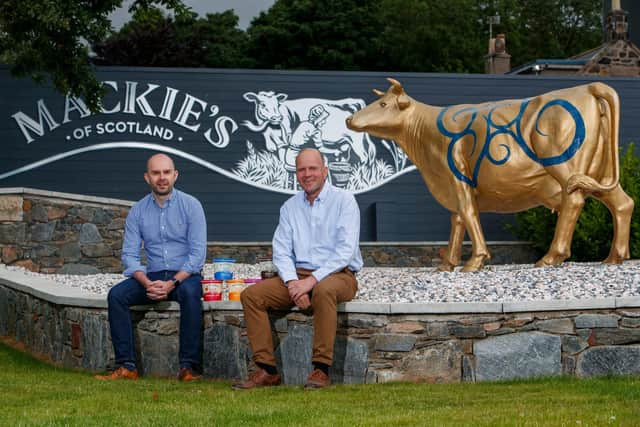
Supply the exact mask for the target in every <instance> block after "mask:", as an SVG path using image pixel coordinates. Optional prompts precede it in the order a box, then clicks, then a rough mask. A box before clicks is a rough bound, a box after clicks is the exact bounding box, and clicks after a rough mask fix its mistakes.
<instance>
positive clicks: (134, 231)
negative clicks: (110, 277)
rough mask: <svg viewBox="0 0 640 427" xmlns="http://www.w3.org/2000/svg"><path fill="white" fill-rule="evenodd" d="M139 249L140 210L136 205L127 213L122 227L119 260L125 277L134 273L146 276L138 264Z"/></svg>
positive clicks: (139, 263)
mask: <svg viewBox="0 0 640 427" xmlns="http://www.w3.org/2000/svg"><path fill="white" fill-rule="evenodd" d="M141 247H142V234H141V233H140V209H139V208H138V205H134V206H133V207H132V208H131V210H130V211H129V214H128V215H127V220H126V221H125V225H124V239H123V242H122V257H121V259H122V265H123V266H124V275H125V276H127V277H131V276H132V275H133V273H135V272H136V271H142V272H143V273H145V274H147V268H146V267H145V266H144V265H143V264H142V263H141V262H140V250H141Z"/></svg>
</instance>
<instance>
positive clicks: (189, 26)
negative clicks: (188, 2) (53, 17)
mask: <svg viewBox="0 0 640 427" xmlns="http://www.w3.org/2000/svg"><path fill="white" fill-rule="evenodd" d="M237 26H238V17H237V16H236V15H235V14H234V13H233V11H232V10H227V11H225V12H223V13H213V14H207V16H206V18H200V19H198V18H197V15H196V14H195V13H189V14H184V15H182V16H179V17H176V19H175V20H174V19H172V18H171V17H169V16H166V15H165V14H164V13H163V12H162V11H161V10H159V9H155V8H151V9H149V10H144V11H139V12H138V13H136V14H135V15H134V16H133V19H132V20H131V21H130V22H129V23H127V24H126V25H125V26H123V27H122V29H121V30H120V31H119V32H116V33H113V34H112V35H111V36H110V37H109V38H107V39H106V40H105V41H104V42H101V43H97V44H96V45H94V51H95V52H96V53H97V58H96V59H95V60H94V62H96V63H98V64H101V65H129V66H147V67H217V68H241V67H250V66H251V64H252V63H251V61H249V60H248V59H247V57H246V52H245V50H246V44H247V35H246V33H245V32H244V31H242V30H240V29H238V28H237Z"/></svg>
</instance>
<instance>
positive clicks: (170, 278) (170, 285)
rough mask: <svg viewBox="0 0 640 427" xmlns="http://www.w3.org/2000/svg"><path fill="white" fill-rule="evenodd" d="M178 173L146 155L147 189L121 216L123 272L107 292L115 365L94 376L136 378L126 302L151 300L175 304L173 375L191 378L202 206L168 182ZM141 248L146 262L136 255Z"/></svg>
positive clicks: (195, 359)
mask: <svg viewBox="0 0 640 427" xmlns="http://www.w3.org/2000/svg"><path fill="white" fill-rule="evenodd" d="M177 178H178V171H177V170H176V169H175V166H174V164H173V160H171V158H170V157H169V156H166V155H164V154H156V155H154V156H152V157H151V158H149V160H148V162H147V171H146V172H145V174H144V179H145V181H146V182H147V184H149V187H151V193H150V194H148V195H147V196H146V197H144V198H143V199H142V200H140V201H138V202H137V203H136V204H135V205H133V207H132V208H131V210H130V211H129V215H128V216H127V221H126V224H125V234H124V241H123V244H122V263H123V265H124V268H125V270H124V275H125V276H127V277H129V278H128V279H126V280H124V281H123V282H121V283H119V284H117V285H116V286H114V287H113V288H111V290H110V291H109V295H108V297H107V300H108V304H109V327H110V330H111V340H112V342H113V348H114V352H115V359H116V364H117V365H119V368H118V369H116V370H115V371H113V372H112V373H111V374H109V375H98V376H96V378H98V379H108V380H114V379H136V378H137V377H138V371H137V368H136V354H135V344H134V339H133V327H132V324H131V313H130V309H129V307H130V306H132V305H142V304H152V303H154V302H156V301H163V300H169V301H178V303H179V304H180V351H179V362H180V370H179V372H178V379H180V380H181V381H193V380H196V379H198V378H199V375H197V374H196V373H195V370H196V368H197V367H198V366H199V364H200V355H201V353H202V338H201V335H202V303H201V301H200V297H201V296H202V285H201V284H200V281H201V280H202V275H201V270H202V267H203V265H204V260H205V256H206V250H207V225H206V220H205V216H204V210H203V209H202V205H201V204H200V202H199V201H198V200H197V199H196V198H195V197H193V196H190V195H189V194H186V193H183V192H182V191H179V190H177V189H175V188H174V187H173V185H174V183H175V181H176V179H177ZM142 247H144V252H145V254H146V258H147V263H146V266H145V265H143V264H142V262H141V260H140V249H141V248H142Z"/></svg>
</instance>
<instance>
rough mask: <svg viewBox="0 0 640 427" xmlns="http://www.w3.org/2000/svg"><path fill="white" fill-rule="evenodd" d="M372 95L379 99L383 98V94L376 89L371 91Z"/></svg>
mask: <svg viewBox="0 0 640 427" xmlns="http://www.w3.org/2000/svg"><path fill="white" fill-rule="evenodd" d="M373 93H374V95H377V96H379V97H383V96H384V92H383V91H381V90H378V89H374V90H373Z"/></svg>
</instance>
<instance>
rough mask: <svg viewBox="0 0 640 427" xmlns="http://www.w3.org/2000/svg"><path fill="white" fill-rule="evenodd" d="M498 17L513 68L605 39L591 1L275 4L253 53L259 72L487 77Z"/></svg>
mask: <svg viewBox="0 0 640 427" xmlns="http://www.w3.org/2000/svg"><path fill="white" fill-rule="evenodd" d="M496 14H498V15H500V16H501V18H502V19H501V23H500V24H498V25H495V26H494V27H493V30H494V33H493V35H494V36H495V34H497V33H498V32H504V33H506V35H507V50H508V52H509V53H510V54H511V56H512V63H513V64H523V63H526V62H529V61H531V60H533V59H537V58H567V57H569V56H572V55H575V54H578V53H580V52H582V51H585V50H587V49H590V48H593V47H596V46H597V45H598V44H599V43H600V42H601V39H602V30H601V19H602V18H601V5H600V4H599V2H594V1H592V0H485V1H478V0H447V1H441V0H329V1H325V2H315V1H312V0H277V1H276V2H275V4H274V5H273V6H272V7H271V9H269V10H268V11H267V12H263V13H261V14H260V16H259V17H258V18H256V19H254V21H253V22H252V24H251V26H250V27H249V29H248V31H247V32H248V34H249V38H250V49H249V53H250V55H251V56H252V57H253V58H254V59H255V60H256V62H257V66H258V67H260V68H298V69H305V68H306V69H318V70H327V69H335V70H372V71H375V70H387V71H389V70H392V71H413V72H467V73H469V72H483V70H484V61H483V58H484V55H486V54H487V44H488V39H489V28H488V27H489V26H488V24H487V18H488V17H489V16H493V15H496Z"/></svg>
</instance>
